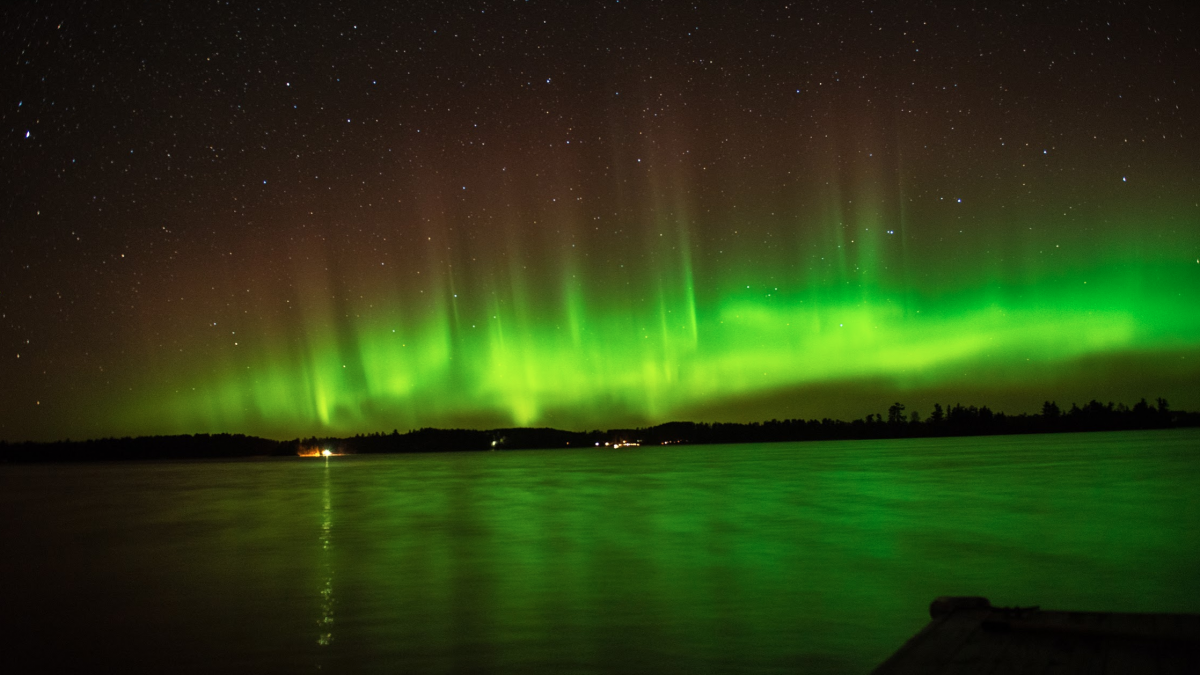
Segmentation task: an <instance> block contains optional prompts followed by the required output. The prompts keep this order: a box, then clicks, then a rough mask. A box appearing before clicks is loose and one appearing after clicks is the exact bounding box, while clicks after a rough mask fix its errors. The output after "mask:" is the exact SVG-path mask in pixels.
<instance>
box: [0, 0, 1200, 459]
mask: <svg viewBox="0 0 1200 675" xmlns="http://www.w3.org/2000/svg"><path fill="white" fill-rule="evenodd" d="M0 12H2V14H3V18H4V22H3V26H4V27H3V28H2V29H0V31H2V32H3V36H4V40H3V47H0V50H2V52H3V56H4V63H5V66H4V69H3V71H4V72H3V74H2V75H0V82H2V83H3V86H2V87H0V121H2V122H3V123H2V124H0V129H2V130H3V131H4V139H3V141H2V142H0V166H3V167H4V169H5V171H4V175H3V177H2V179H0V180H3V182H4V186H5V190H4V202H3V206H2V207H0V208H2V211H0V214H2V218H3V221H2V223H3V230H4V233H5V234H4V237H3V241H2V242H0V314H2V315H3V316H2V317H0V344H2V345H3V352H2V357H3V358H2V360H0V363H3V364H4V365H3V366H2V367H0V368H2V370H0V377H2V379H3V380H4V382H5V386H4V387H3V388H2V389H0V439H4V440H25V439H37V440H45V439H54V438H63V437H74V438H81V437H95V436H106V435H137V434H154V433H197V432H240V433H248V434H257V435H263V436H268V437H274V438H293V437H298V436H305V435H310V434H322V435H324V434H354V433H360V432H370V431H378V430H388V431H390V430H391V429H393V428H398V429H400V430H406V429H409V428H417V427H425V426H440V427H449V426H468V427H495V426H555V427H559V428H568V429H585V428H605V427H613V426H622V425H635V424H656V423H661V422H665V421H669V420H675V419H691V420H697V421H750V420H761V419H769V418H772V417H778V418H783V417H824V416H831V417H843V418H845V417H851V416H854V417H857V416H861V415H863V414H865V413H868V412H879V411H881V410H883V409H885V408H886V406H887V405H888V404H889V403H890V402H892V401H895V400H899V401H904V402H906V403H907V404H908V405H909V409H910V410H913V409H915V410H918V411H920V412H922V413H927V412H928V410H929V408H930V406H931V405H932V403H933V402H934V401H940V402H943V403H945V402H947V401H952V400H953V399H956V398H957V399H959V400H962V401H963V402H964V403H968V402H972V403H986V404H989V405H992V406H993V407H995V408H998V409H1002V410H1006V411H1009V412H1014V413H1016V412H1022V411H1031V410H1033V409H1035V408H1036V407H1038V406H1040V404H1041V401H1042V400H1043V399H1057V400H1058V401H1059V402H1060V403H1063V404H1069V403H1070V401H1071V400H1072V399H1074V400H1078V401H1080V402H1081V403H1082V402H1084V401H1085V400H1087V399H1090V398H1100V399H1104V400H1117V401H1125V402H1130V403H1132V402H1133V401H1135V400H1137V399H1138V398H1140V397H1142V396H1146V397H1156V396H1164V397H1166V398H1168V399H1169V400H1170V401H1171V403H1172V405H1173V406H1174V407H1177V408H1189V409H1194V408H1196V407H1197V406H1200V386H1198V385H1200V311H1198V310H1200V202H1198V200H1200V152H1198V150H1200V148H1198V146H1197V142H1196V140H1195V128H1196V124H1195V122H1196V120H1197V104H1198V103H1200V97H1198V95H1197V90H1196V83H1197V80H1196V76H1195V72H1197V71H1198V70H1200V58H1198V54H1197V48H1196V45H1195V38H1194V36H1195V34H1196V32H1195V29H1196V28H1197V22H1196V14H1195V11H1194V10H1179V9H1173V10H1163V9H1154V8H1146V7H1126V6H1123V5H1117V4H1111V5H1110V4H1109V3H1098V4H1097V3H1085V4H1075V3H1054V4H1053V5H1052V6H1049V7H1038V8H1024V9H1020V10H1010V9H1008V8H992V9H984V8H982V7H977V6H974V5H966V4H963V5H957V4H951V3H904V4H900V5H896V4H891V3H888V4H882V3H881V4H879V5H872V4H869V3H868V4H860V5H854V6H845V7H840V6H839V7H834V8H823V7H813V6H808V5H784V4H781V3H780V4H777V3H745V4H738V5H729V4H726V3H704V4H696V5H693V4H690V3H638V2H632V3H630V2H594V3H574V2H572V3H555V2H517V3H511V2H478V3H404V4H403V6H402V7H396V8H392V9H381V8H378V7H375V6H373V5H370V4H367V3H344V4H336V5H323V4H320V3H311V4H310V3H304V4H301V3H278V2H267V3H260V4H258V5H249V4H247V5H242V4H239V3H234V4H233V5H232V6H231V5H226V4H205V5H204V6H203V7H201V6H174V5H170V4H169V3H168V4H164V5H163V6H159V5H158V4H154V5H148V6H145V7H141V8H140V9H139V10H138V11H131V10H127V9H119V8H114V7H106V6H93V5H83V6H78V5H76V4H72V3H18V4H16V5H13V6H10V7H8V8H6V9H4V10H0Z"/></svg>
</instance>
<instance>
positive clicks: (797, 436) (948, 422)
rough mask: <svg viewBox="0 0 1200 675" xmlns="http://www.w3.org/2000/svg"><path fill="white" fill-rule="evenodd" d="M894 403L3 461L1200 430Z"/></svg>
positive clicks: (1192, 415) (223, 440)
mask: <svg viewBox="0 0 1200 675" xmlns="http://www.w3.org/2000/svg"><path fill="white" fill-rule="evenodd" d="M904 412H905V408H904V406H903V405H902V404H900V403H896V404H894V405H892V406H891V407H890V408H889V409H888V414H887V417H886V418H885V417H884V415H882V414H879V415H876V414H871V415H867V416H866V418H860V419H856V420H852V421H850V422H846V421H843V420H833V419H829V418H826V419H822V420H816V419H812V420H804V419H792V420H769V421H765V422H751V423H745V424H742V423H723V422H716V423H705V422H668V423H666V424H659V425H657V426H651V427H645V428H632V429H609V430H607V431H600V430H595V431H563V430H560V429H549V428H511V429H488V430H475V429H435V428H424V429H416V430H412V431H409V432H407V433H403V434H402V433H400V432H399V430H393V431H392V432H391V433H383V432H381V433H373V434H359V435H356V436H351V437H345V438H342V437H323V438H322V437H315V436H314V437H310V438H306V439H301V438H297V439H293V440H290V441H277V440H271V439H267V438H259V437H256V436H246V435H244V434H194V435H177V436H139V437H126V438H102V439H94V440H87V441H71V440H63V441H50V442H38V441H24V442H17V443H9V442H5V441H0V462H11V463H28V462H88V461H122V460H150V459H231V458H238V457H264V456H274V457H281V456H296V455H309V456H314V455H321V454H322V453H326V454H329V453H332V454H397V453H417V452H479V451H487V450H533V449H555V448H580V447H610V448H611V447H632V446H653V445H659V446H661V445H716V444H739V443H773V442H802V441H830V440H874V439H888V438H939V437H955V436H1003V435H1017V434H1040V433H1074V432H1089V431H1133V430H1141V429H1172V428H1183V427H1197V426H1200V412H1187V411H1180V410H1171V409H1170V406H1169V404H1168V403H1167V401H1166V400H1164V399H1161V398H1160V399H1158V400H1157V401H1156V403H1155V404H1153V405H1152V404H1149V403H1147V402H1146V400H1145V399H1142V400H1141V401H1139V402H1138V403H1136V404H1135V405H1133V406H1132V407H1129V406H1126V405H1124V404H1119V405H1115V404H1113V403H1108V404H1101V403H1099V402H1097V401H1094V400H1093V401H1091V402H1089V403H1088V404H1087V405H1085V406H1083V407H1079V406H1077V405H1075V404H1072V405H1071V408H1070V409H1068V410H1062V409H1060V408H1059V407H1058V405H1057V404H1056V403H1054V402H1050V401H1047V402H1045V403H1044V404H1043V406H1042V412H1041V413H1040V414H1032V415H1030V414H1026V413H1022V414H1020V415H1006V414H1004V413H1002V412H998V413H994V412H992V411H991V409H989V408H988V407H987V406H982V407H976V406H962V405H958V404H956V405H954V406H953V407H949V406H948V407H947V409H946V410H943V409H942V407H941V406H940V405H937V406H935V408H934V412H933V413H932V414H931V415H930V416H929V417H927V418H925V419H924V420H922V419H920V418H919V417H917V415H916V414H915V413H914V414H910V415H908V416H905V414H904Z"/></svg>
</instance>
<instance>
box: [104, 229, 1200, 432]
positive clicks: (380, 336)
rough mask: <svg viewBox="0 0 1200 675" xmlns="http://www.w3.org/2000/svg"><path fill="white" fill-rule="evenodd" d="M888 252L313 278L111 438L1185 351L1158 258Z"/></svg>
mask: <svg viewBox="0 0 1200 675" xmlns="http://www.w3.org/2000/svg"><path fill="white" fill-rule="evenodd" d="M839 231H840V229H839ZM885 237H886V235H884V234H882V233H881V234H874V235H866V236H863V235H860V236H858V237H855V239H857V241H855V242H854V243H855V244H862V247H861V248H860V249H858V250H857V251H856V253H855V254H854V255H851V254H849V253H847V252H846V249H847V248H848V245H849V241H850V237H849V236H846V237H845V243H843V244H841V245H839V244H837V243H834V245H833V247H832V249H831V250H832V251H833V252H834V255H831V256H830V257H831V258H832V260H833V261H832V263H831V264H829V265H826V266H824V267H821V266H810V267H809V268H807V269H805V268H803V267H802V266H794V267H795V269H788V268H786V267H784V266H782V265H779V264H776V263H774V262H773V261H771V260H757V261H756V260H752V259H749V258H747V259H741V260H737V263H738V264H734V265H729V266H726V267H715V268H714V269H710V270H707V271H706V273H705V274H704V275H703V276H701V274H699V273H698V272H697V270H696V264H695V262H694V258H695V251H694V248H693V246H692V245H691V244H690V243H689V241H688V239H687V232H686V228H681V230H680V231H677V232H675V233H674V236H673V238H671V239H668V238H667V237H662V238H661V239H662V240H663V241H664V242H670V243H669V244H667V243H662V244H658V248H657V249H653V250H652V251H651V253H652V255H651V256H650V260H649V262H646V261H644V260H643V261H641V263H640V264H629V265H628V266H626V267H624V268H622V267H615V268H614V266H613V265H605V266H599V265H595V264H592V265H590V266H589V265H586V264H583V263H581V262H580V259H578V258H568V259H566V260H565V262H563V261H555V262H561V263H562V265H561V267H559V268H558V270H559V271H558V272H557V274H558V280H557V283H552V284H542V283H538V282H539V281H540V280H542V279H545V278H547V277H550V276H553V275H552V274H550V273H548V272H546V270H545V269H538V270H537V272H536V274H535V272H532V271H529V272H526V271H524V270H525V267H522V266H521V265H520V264H519V263H518V262H514V261H516V260H519V259H518V258H517V257H515V256H513V257H511V258H510V262H509V264H508V265H507V266H506V268H495V269H487V270H484V271H483V272H479V271H478V270H476V272H475V275H474V276H471V275H469V274H462V275H461V276H460V277H459V278H456V274H455V273H453V272H452V271H450V270H448V269H443V270H442V271H441V272H440V274H438V276H437V279H436V282H435V283H434V284H433V285H432V288H431V291H430V293H429V294H428V295H427V296H426V297H424V298H422V299H420V300H414V299H413V298H411V297H406V296H403V295H402V294H400V293H399V292H397V293H396V294H394V295H393V296H391V297H389V296H388V295H387V293H382V292H375V293H372V294H369V295H368V294H367V293H362V294H361V296H362V297H361V299H360V300H359V301H357V302H355V303H350V304H349V305H347V306H337V304H336V303H333V302H330V301H328V300H327V298H330V297H331V293H330V291H329V284H330V283H333V282H331V281H330V280H320V279H317V280H310V286H309V287H307V288H305V289H304V290H303V292H302V295H301V297H302V298H305V299H306V302H305V304H304V306H303V307H302V308H301V309H302V311H303V320H302V324H300V325H299V326H296V325H292V326H289V325H285V324H282V323H277V324H271V322H269V321H265V320H264V321H263V322H262V323H263V325H262V326H261V327H260V330H259V331H258V335H259V337H258V339H257V340H254V339H253V338H251V339H248V340H247V344H246V345H244V346H239V347H238V348H237V349H236V350H231V351H229V352H227V353H226V354H225V355H224V357H222V358H220V359H216V360H212V361H205V362H203V363H186V364H184V367H183V368H180V369H178V370H176V371H175V375H174V377H175V378H176V379H175V380H174V381H172V382H169V383H167V384H166V385H165V386H164V385H162V384H158V385H153V384H150V385H147V386H145V387H144V388H143V391H148V392H150V393H149V395H144V396H139V397H138V398H137V405H134V406H129V407H127V408H125V409H124V412H125V413H126V414H127V415H129V419H128V420H126V421H125V422H126V423H127V424H129V425H135V424H142V425H143V426H144V422H145V420H147V419H151V420H156V424H157V425H158V427H159V428H160V429H161V430H163V431H173V432H182V431H187V432H192V431H227V430H237V431H247V432H248V433H255V432H257V433H263V434H265V435H269V434H270V433H272V432H274V434H275V435H276V436H280V435H290V436H297V435H304V434H314V433H318V434H319V433H329V434H353V433H360V432H364V431H372V430H382V429H387V430H390V429H392V428H399V429H402V430H403V429H407V428H415V427H420V426H466V425H476V426H478V425H514V426H538V425H553V426H559V427H571V428H593V427H599V428H603V427H606V426H613V425H612V424H611V423H610V420H613V419H622V420H628V419H634V420H644V421H646V422H649V423H657V422H662V421H668V420H671V419H678V418H681V417H683V416H685V415H686V414H687V413H688V411H690V410H695V409H697V408H698V407H701V406H703V405H705V404H708V403H720V402H721V401H728V400H736V399H737V398H739V397H746V396H763V395H770V394H771V393H772V392H776V391H783V390H787V389H794V388H797V387H803V386H807V385H822V384H826V385H827V384H836V383H839V382H852V381H859V380H866V379H874V380H883V381H886V382H890V383H891V385H892V386H893V387H894V388H895V390H897V391H901V392H902V391H904V390H906V389H910V388H914V387H936V386H937V385H938V383H939V382H942V381H945V380H949V379H952V378H954V377H957V376H959V375H961V374H962V371H963V370H964V368H970V369H975V368H979V367H981V366H987V367H988V368H989V372H992V373H997V372H998V373H1001V374H1007V375H1006V376H1007V377H1009V378H1011V379H1013V380H1019V379H1022V378H1029V377H1033V376H1036V375H1037V374H1039V373H1047V372H1051V373H1052V372H1054V371H1055V370H1056V369H1058V368H1060V367H1062V366H1063V364H1069V363H1071V362H1074V361H1076V360H1078V359H1081V358H1086V357H1089V356H1095V355H1108V354H1121V353H1146V352H1155V351H1169V350H1184V351H1195V350H1196V349H1197V348H1198V347H1200V313H1197V312H1196V311H1194V309H1195V301H1196V291H1197V287H1198V284H1197V270H1195V269H1191V268H1190V267H1184V266H1183V265H1182V264H1181V263H1180V262H1179V261H1178V260H1173V259H1170V258H1169V257H1168V256H1158V257H1150V256H1147V255H1146V254H1145V253H1144V252H1143V253H1141V254H1139V255H1138V257H1131V256H1121V255H1116V254H1114V255H1109V256H1106V257H1105V258H1103V259H1099V260H1088V259H1077V260H1072V261H1070V262H1071V264H1069V265H1058V266H1054V265H1044V266H1042V267H1039V268H1030V267H1028V266H1025V267H1022V268H1020V269H1019V270H1017V272H1014V273H1009V274H998V273H996V272H995V271H989V270H979V271H977V272H976V273H975V274H973V275H970V274H967V273H964V272H962V271H957V272H955V273H954V275H953V276H952V279H953V282H954V283H953V284H952V285H951V284H945V283H935V282H928V283H925V284H924V285H922V284H918V283H912V282H908V283H905V282H903V280H902V279H900V277H901V276H906V277H912V276H914V268H920V266H922V265H924V266H929V265H934V264H936V263H935V261H933V260H926V261H924V262H923V263H913V264H912V265H907V266H905V265H900V267H902V268H903V269H901V270H899V271H897V272H889V271H888V269H887V262H886V261H885V257H886V256H885V250H884V249H885V244H886V239H885ZM835 241H836V239H835ZM825 250H827V251H828V250H830V249H825ZM701 278H703V279H704V281H700V279H701ZM1163 289H1172V292H1165V291H1164V290H1163ZM995 385H996V386H1004V382H1002V381H1001V382H996V383H995ZM193 388H194V389H193ZM168 390H170V391H171V392H178V393H167V392H168ZM288 430H294V431H293V432H292V433H290V434H288V433H286V432H287V431H288Z"/></svg>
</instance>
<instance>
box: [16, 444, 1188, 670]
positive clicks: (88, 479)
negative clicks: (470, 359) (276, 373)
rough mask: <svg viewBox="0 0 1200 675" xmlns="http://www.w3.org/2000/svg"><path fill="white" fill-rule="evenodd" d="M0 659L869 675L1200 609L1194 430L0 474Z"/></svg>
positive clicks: (141, 666) (239, 666) (103, 664)
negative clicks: (923, 655)
mask: <svg viewBox="0 0 1200 675" xmlns="http://www.w3.org/2000/svg"><path fill="white" fill-rule="evenodd" d="M0 516H2V519H0V520H2V524H0V535H2V536H3V542H4V544H3V554H2V555H0V572H2V573H3V579H4V582H5V589H4V594H3V597H4V600H3V611H2V612H0V616H2V618H0V622H2V623H0V630H2V633H0V634H2V635H3V642H4V645H5V647H4V650H3V655H0V667H3V669H4V670H6V671H7V672H35V671H51V670H60V671H61V670H81V671H93V672H94V671H99V670H113V671H116V672H125V673H130V672H144V673H155V672H247V673H249V672H281V673H300V672H318V671H323V672H418V673H441V672H496V673H637V672H641V673H706V672H738V673H775V672H780V673H782V672H788V673H795V672H817V673H866V672H868V671H869V670H870V669H871V668H872V667H873V666H875V665H877V664H878V663H879V662H880V661H882V660H883V659H884V658H886V657H887V656H888V655H889V654H890V653H891V652H893V651H894V650H896V649H897V648H899V647H900V646H901V645H902V644H903V643H904V641H905V640H906V639H907V638H908V637H910V636H911V635H912V634H913V633H915V632H916V631H918V630H919V629H920V628H921V627H922V626H923V625H924V624H925V623H926V621H927V620H928V615H927V613H926V610H927V607H928V605H929V602H930V601H931V600H932V599H933V598H934V597H936V596H939V595H984V596H987V597H988V598H990V599H991V600H992V602H993V603H994V604H1001V605H1041V606H1042V607H1043V608H1053V609H1075V610H1100V611H1125V612H1139V611H1156V612H1200V582H1198V579H1200V430H1173V431H1151V432H1114V433H1097V434H1064V435H1053V436H1015V437H986V438H950V439H909V440H889V441H851V442H846V441H843V442H814V443H780V444H759V445H728V446H692V447H687V446H683V447H679V446H676V447H652V448H646V447H643V448H627V449H621V450H605V449H584V450H551V451H514V452H488V453H450V454H428V455H389V456H345V457H332V458H329V459H328V460H327V461H326V460H322V459H307V458H285V459H263V460H249V461H220V462H218V461H213V462H160V463H127V464H95V465H82V464H75V465H34V466H17V465H0Z"/></svg>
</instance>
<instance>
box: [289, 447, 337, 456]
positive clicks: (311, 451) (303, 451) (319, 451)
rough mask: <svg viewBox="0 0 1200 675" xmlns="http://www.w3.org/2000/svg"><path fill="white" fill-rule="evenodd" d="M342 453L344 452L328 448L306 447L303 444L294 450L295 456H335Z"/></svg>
mask: <svg viewBox="0 0 1200 675" xmlns="http://www.w3.org/2000/svg"><path fill="white" fill-rule="evenodd" d="M342 454H344V453H341V452H334V451H333V450H330V449H329V448H311V447H308V448H306V447H304V446H300V449H299V450H297V451H296V456H297V457H337V456H339V455H342Z"/></svg>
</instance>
